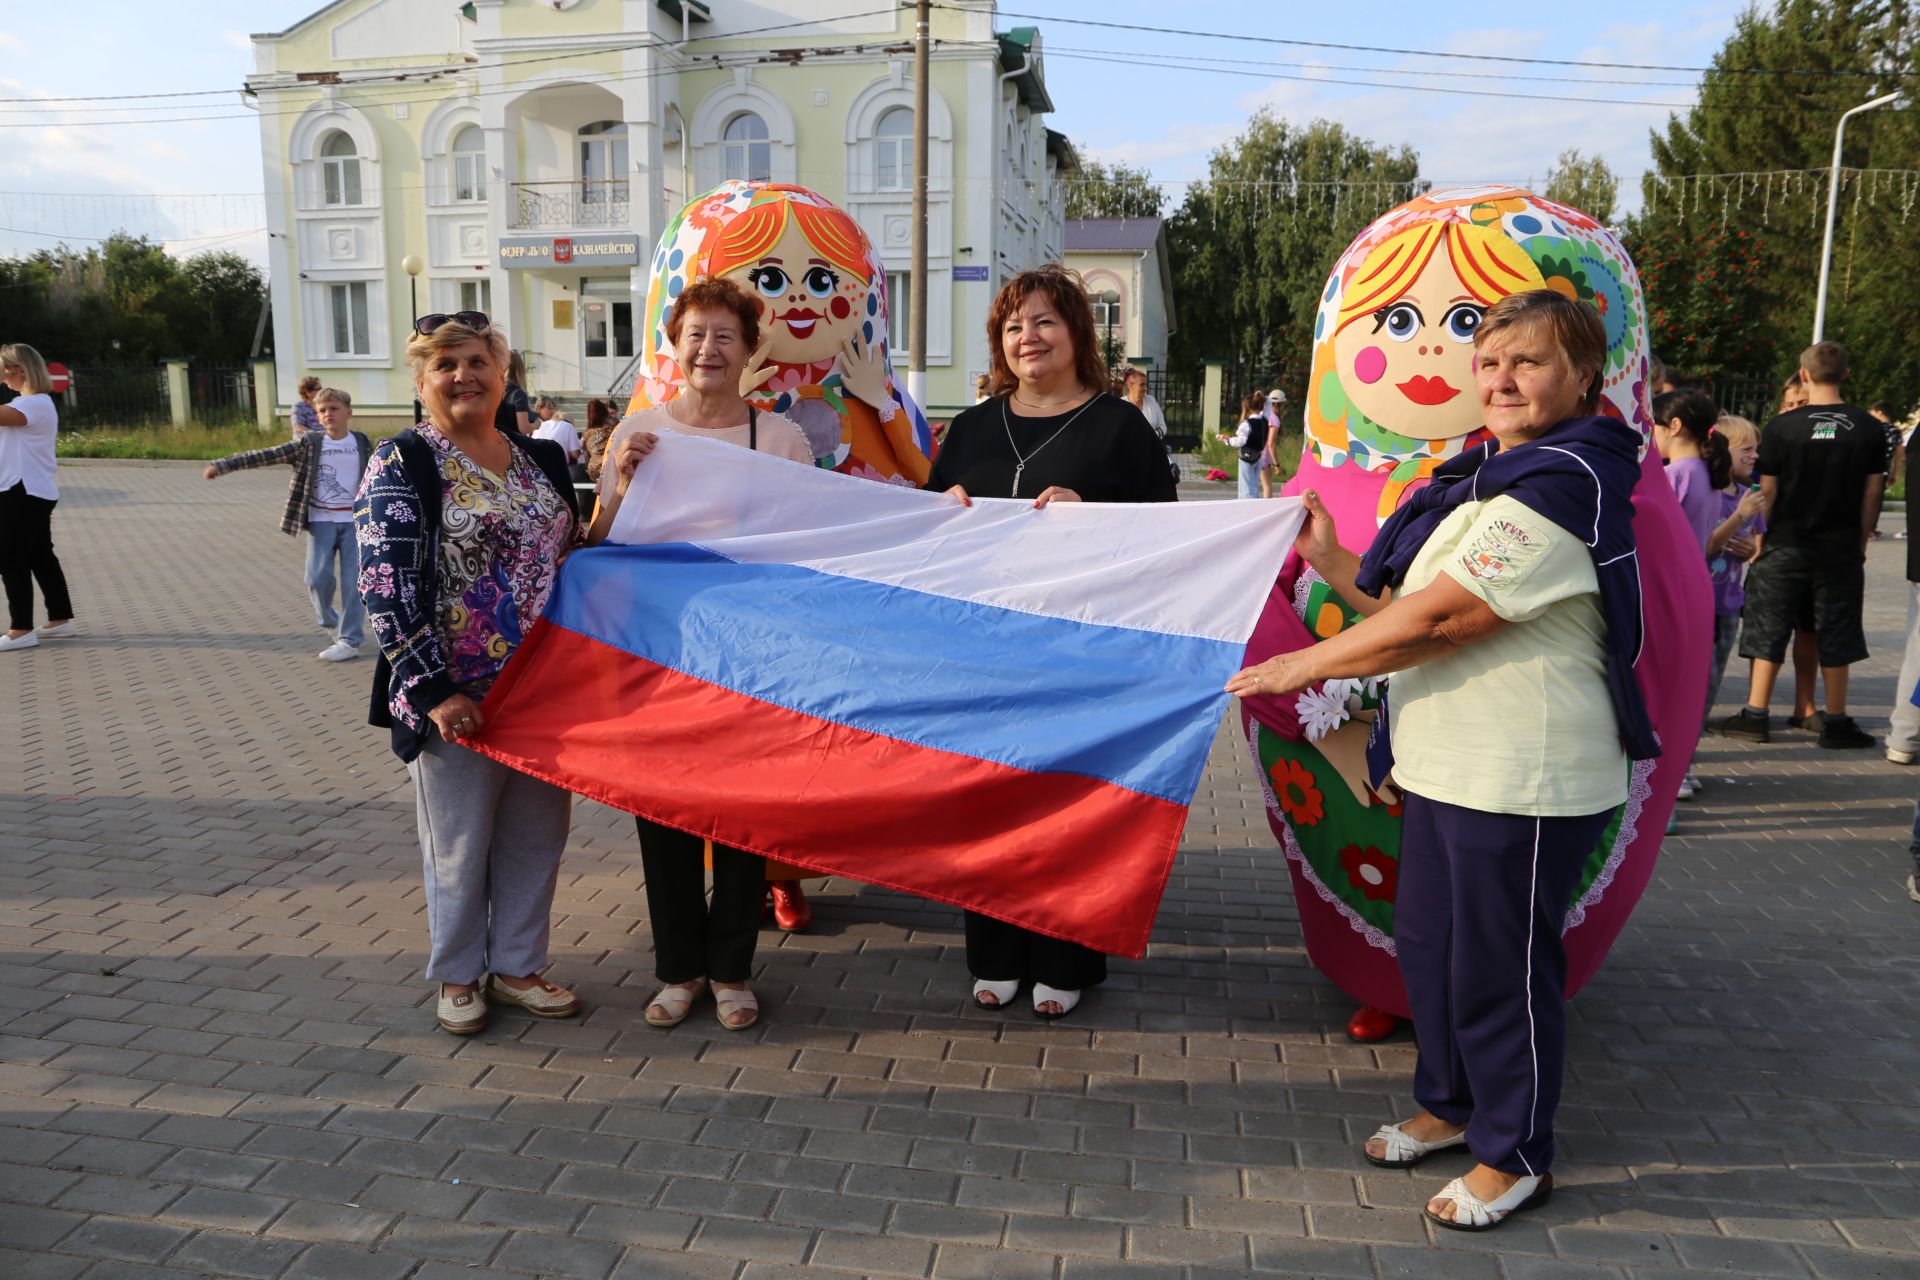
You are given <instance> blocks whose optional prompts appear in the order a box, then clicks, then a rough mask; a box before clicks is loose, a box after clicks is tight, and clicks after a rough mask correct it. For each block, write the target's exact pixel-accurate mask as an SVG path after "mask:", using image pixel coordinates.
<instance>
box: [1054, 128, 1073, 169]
mask: <svg viewBox="0 0 1920 1280" xmlns="http://www.w3.org/2000/svg"><path fill="white" fill-rule="evenodd" d="M1047 154H1048V155H1050V156H1056V157H1058V158H1059V161H1060V167H1061V168H1062V169H1078V168H1079V167H1080V153H1079V152H1077V151H1075V150H1074V149H1073V143H1072V141H1070V140H1069V139H1068V137H1067V135H1066V134H1064V133H1061V132H1060V131H1059V130H1057V129H1049V130H1047Z"/></svg>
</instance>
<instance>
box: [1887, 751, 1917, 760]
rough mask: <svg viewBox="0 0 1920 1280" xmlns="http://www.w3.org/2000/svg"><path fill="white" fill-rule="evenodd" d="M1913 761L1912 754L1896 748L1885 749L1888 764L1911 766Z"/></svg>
mask: <svg viewBox="0 0 1920 1280" xmlns="http://www.w3.org/2000/svg"><path fill="white" fill-rule="evenodd" d="M1913 760H1914V756H1913V752H1911V751H1902V750H1901V749H1900V748H1898V747H1888V748H1887V763H1888V764H1912V763H1913Z"/></svg>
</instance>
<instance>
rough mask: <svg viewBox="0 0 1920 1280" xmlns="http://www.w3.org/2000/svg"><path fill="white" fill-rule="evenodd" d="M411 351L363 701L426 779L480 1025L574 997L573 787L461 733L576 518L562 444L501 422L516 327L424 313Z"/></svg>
mask: <svg viewBox="0 0 1920 1280" xmlns="http://www.w3.org/2000/svg"><path fill="white" fill-rule="evenodd" d="M407 366H408V368H409V369H411V370H412V372H413V379H414V385H415V387H416V388H417V389H418V392H419V395H420V403H421V405H422V406H423V408H424V419H423V421H421V423H420V424H419V425H418V426H417V427H414V428H411V429H409V430H406V431H402V432H400V433H399V434H398V435H396V436H394V437H393V438H392V439H390V440H385V441H382V442H381V443H380V445H379V446H378V447H377V448H376V449H375V450H374V452H373V459H372V461H371V463H369V465H368V467H367V473H366V476H365V478H364V479H363V480H362V482H361V485H360V493H359V499H358V501H357V503H356V504H355V507H354V523H355V525H356V527H357V532H358V536H359V543H360V593H361V596H362V598H363V599H364V600H365V602H366V606H367V615H368V617H369V619H370V620H371V621H372V624H373V633H374V638H375V639H376V640H377V641H378V643H379V645H380V654H381V657H380V664H379V666H378V667H377V668H376V670H375V671H374V679H373V706H372V710H371V714H370V716H369V719H370V720H371V722H372V723H374V724H377V725H381V726H383V727H387V728H390V729H391V730H392V731H393V750H394V754H395V755H398V756H399V757H400V758H401V759H402V760H404V761H406V762H407V771H408V773H409V774H410V775H411V776H412V778H413V784H414V788H415V791H416V792H417V794H418V808H419V823H420V852H421V858H422V866H423V870H424V873H425V877H426V891H427V893H426V896H427V931H428V934H429V939H430V941H429V951H428V959H427V977H428V978H429V979H432V980H434V981H436V982H438V983H439V984H440V986H439V1000H438V1006H437V1013H438V1017H439V1022H440V1025H441V1027H443V1028H444V1029H446V1030H447V1031H450V1032H452V1033H453V1034H455V1035H471V1034H473V1033H474V1032H476V1031H480V1030H483V1029H485V1027H486V1025H487V1004H488V1002H489V1001H491V1002H493V1003H496V1004H515V1005H519V1006H520V1007H521V1008H523V1009H526V1010H527V1011H528V1012H530V1013H532V1014H534V1015H535V1016H536V1017H542V1018H566V1017H572V1016H573V1015H575V1014H577V1013H579V1012H580V1002H579V1001H578V1000H576V999H575V998H574V996H573V994H572V993H571V992H569V991H566V990H564V989H563V988H561V987H558V986H555V985H554V984H552V983H550V982H547V981H545V980H543V979H542V977H541V970H543V969H544V968H545V967H546V964H547V937H548V931H549V927H550V921H551V918H552V913H553V891H554V884H555V881H556V879H557V877H558V874H559V867H560V854H561V851H562V849H564V848H565V846H566V842H567V827H568V817H569V813H570V810H571V805H572V797H571V796H569V795H568V794H567V793H566V792H565V791H563V790H561V789H560V788H559V787H556V786H553V785H552V784H550V783H546V782H542V781H539V780H538V779H535V778H531V777H528V776H527V775H526V774H523V773H518V772H515V771H514V770H512V769H509V768H507V766H505V765H503V764H498V763H496V762H494V761H493V760H491V759H489V758H488V757H486V756H483V755H481V754H480V753H479V752H477V751H473V750H471V749H470V748H469V747H468V746H467V745H466V743H467V741H468V740H469V739H471V738H473V737H474V736H476V735H477V734H479V733H480V731H481V730H482V728H483V727H484V723H485V722H484V720H483V719H482V717H481V714H480V701H481V699H483V698H484V697H485V696H486V693H487V690H488V689H489V688H490V687H492V685H493V681H494V678H495V677H496V676H498V675H499V674H500V671H501V669H502V668H503V667H505V666H506V663H507V659H508V658H510V657H512V656H513V651H514V649H515V648H516V647H518V645H519V643H520V640H521V638H522V637H523V636H525V635H526V633H527V631H528V629H530V628H531V627H532V626H533V623H534V621H535V619H537V618H538V617H539V616H540V611H541V609H542V608H544V607H545V605H546V602H547V596H548V594H549V593H550V592H551V591H552V589H553V583H554V578H555V576H556V575H557V573H558V571H559V566H560V562H561V560H562V559H563V558H565V556H566V554H567V552H568V550H569V549H571V548H572V547H573V545H574V544H575V543H576V542H577V541H578V540H579V533H580V525H579V522H578V520H577V519H576V518H575V515H574V506H573V485H572V482H571V480H570V479H569V477H568V475H567V460H566V457H565V454H564V451H563V450H562V449H561V448H560V446H559V445H557V444H554V443H553V442H551V441H547V440H536V439H534V438H532V437H531V436H524V435H519V434H508V433H506V432H502V431H499V430H497V429H495V427H494V415H495V413H496V412H497V410H498V409H499V406H500V401H501V398H502V394H503V392H504V389H505V376H506V366H507V340H506V337H505V335H503V334H502V333H501V332H500V331H499V330H497V329H494V328H493V327H492V326H491V325H490V324H489V323H488V320H487V317H486V316H485V315H483V314H481V313H480V312H477V311H462V312H458V313H456V314H455V315H452V316H446V315H429V316H422V317H421V318H420V319H419V320H418V321H417V322H416V324H415V326H414V335H413V336H412V337H411V338H409V339H408V340H407Z"/></svg>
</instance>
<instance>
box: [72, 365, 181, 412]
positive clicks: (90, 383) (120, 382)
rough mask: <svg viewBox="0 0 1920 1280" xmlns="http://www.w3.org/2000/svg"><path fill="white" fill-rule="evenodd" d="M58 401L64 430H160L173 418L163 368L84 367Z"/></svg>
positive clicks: (74, 371)
mask: <svg viewBox="0 0 1920 1280" xmlns="http://www.w3.org/2000/svg"><path fill="white" fill-rule="evenodd" d="M58 400H59V409H60V425H61V426H62V427H156V426H165V425H167V423H169V422H171V421H172V417H173V415H172V410H171V407H170V406H169V404H168V401H167V371H166V369H165V367H163V366H161V365H134V366H126V365H82V366H80V367H78V368H76V369H74V370H73V384H72V385H71V386H70V387H68V388H67V390H66V391H65V392H64V393H62V394H61V395H60V396H59V397H58Z"/></svg>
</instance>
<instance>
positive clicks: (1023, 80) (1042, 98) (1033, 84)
mask: <svg viewBox="0 0 1920 1280" xmlns="http://www.w3.org/2000/svg"><path fill="white" fill-rule="evenodd" d="M994 38H995V39H997V40H998V41H999V42H1000V70H1002V71H1015V70H1018V69H1019V68H1020V67H1022V66H1023V65H1024V66H1025V68H1026V70H1025V71H1024V72H1023V73H1022V74H1020V75H1019V76H1017V77H1015V79H1014V81H1013V83H1014V84H1015V86H1017V87H1018V88H1019V90H1020V101H1021V102H1022V103H1024V104H1025V105H1026V108H1027V110H1029V111H1051V110H1053V99H1052V98H1050V97H1048V96H1047V83H1046V81H1045V80H1044V79H1042V78H1041V71H1040V50H1039V44H1040V29H1039V28H1038V27H1015V28H1014V29H1013V30H1011V31H1001V32H998V33H997V34H996V35H995V37H994Z"/></svg>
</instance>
